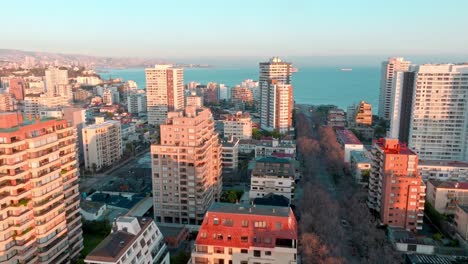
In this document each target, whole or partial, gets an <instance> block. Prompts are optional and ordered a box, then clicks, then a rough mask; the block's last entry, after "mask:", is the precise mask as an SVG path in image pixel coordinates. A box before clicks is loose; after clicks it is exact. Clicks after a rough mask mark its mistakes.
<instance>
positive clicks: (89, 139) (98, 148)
mask: <svg viewBox="0 0 468 264" xmlns="http://www.w3.org/2000/svg"><path fill="white" fill-rule="evenodd" d="M83 152H84V161H85V168H86V169H87V170H100V169H102V168H103V167H107V166H112V165H113V164H115V163H116V162H117V161H119V160H120V159H121V158H122V155H123V150H122V129H121V125H120V122H119V121H115V120H108V121H104V120H103V118H96V123H95V124H94V125H90V126H87V127H85V128H83Z"/></svg>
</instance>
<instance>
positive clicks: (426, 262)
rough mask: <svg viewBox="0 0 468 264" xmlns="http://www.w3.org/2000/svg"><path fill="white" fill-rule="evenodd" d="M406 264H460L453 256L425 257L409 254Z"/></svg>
mask: <svg viewBox="0 0 468 264" xmlns="http://www.w3.org/2000/svg"><path fill="white" fill-rule="evenodd" d="M406 258H407V260H409V261H407V262H406V263H411V264H455V263H458V261H457V260H455V258H453V257H451V256H437V255H435V256H434V255H423V254H408V255H406Z"/></svg>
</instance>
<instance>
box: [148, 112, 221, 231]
mask: <svg viewBox="0 0 468 264" xmlns="http://www.w3.org/2000/svg"><path fill="white" fill-rule="evenodd" d="M151 156H152V173H153V198H154V216H155V218H156V222H163V223H178V224H197V225H199V224H201V223H202V221H203V217H204V215H205V213H206V211H207V210H208V208H209V206H210V205H211V204H212V203H213V202H214V201H216V200H218V198H219V195H220V192H221V186H222V179H221V144H220V142H219V138H218V134H217V133H216V132H215V130H214V121H213V117H212V114H211V112H210V110H209V109H207V108H198V107H194V106H188V107H186V108H185V109H184V110H179V111H174V112H169V114H168V118H167V120H166V123H165V124H161V136H160V142H159V143H157V144H154V145H152V146H151Z"/></svg>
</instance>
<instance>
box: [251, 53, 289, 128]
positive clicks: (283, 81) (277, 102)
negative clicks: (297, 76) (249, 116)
mask: <svg viewBox="0 0 468 264" xmlns="http://www.w3.org/2000/svg"><path fill="white" fill-rule="evenodd" d="M259 79H260V126H261V128H262V129H265V130H269V131H272V130H277V131H280V132H286V131H288V130H289V129H290V127H291V126H292V109H293V87H292V85H291V63H289V62H283V61H282V60H281V59H280V58H278V57H274V58H271V59H270V61H269V62H261V63H260V78H259Z"/></svg>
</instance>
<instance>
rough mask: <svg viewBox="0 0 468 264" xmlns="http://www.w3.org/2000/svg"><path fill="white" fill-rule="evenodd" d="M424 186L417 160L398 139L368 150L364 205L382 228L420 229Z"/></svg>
mask: <svg viewBox="0 0 468 264" xmlns="http://www.w3.org/2000/svg"><path fill="white" fill-rule="evenodd" d="M425 189H426V187H425V185H424V183H423V182H422V179H421V176H420V174H419V172H418V156H417V155H416V153H415V152H413V151H412V150H410V149H408V148H407V147H406V145H404V144H401V143H400V142H398V139H390V138H386V139H380V140H378V141H377V142H375V143H374V147H373V149H372V161H371V173H370V176H369V197H368V205H369V207H370V208H372V209H375V210H376V211H377V212H379V213H380V220H381V221H382V223H383V224H385V225H389V226H394V227H402V228H405V229H408V230H412V231H415V230H420V229H422V222H423V220H422V219H423V216H424V202H425V200H424V198H425Z"/></svg>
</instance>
